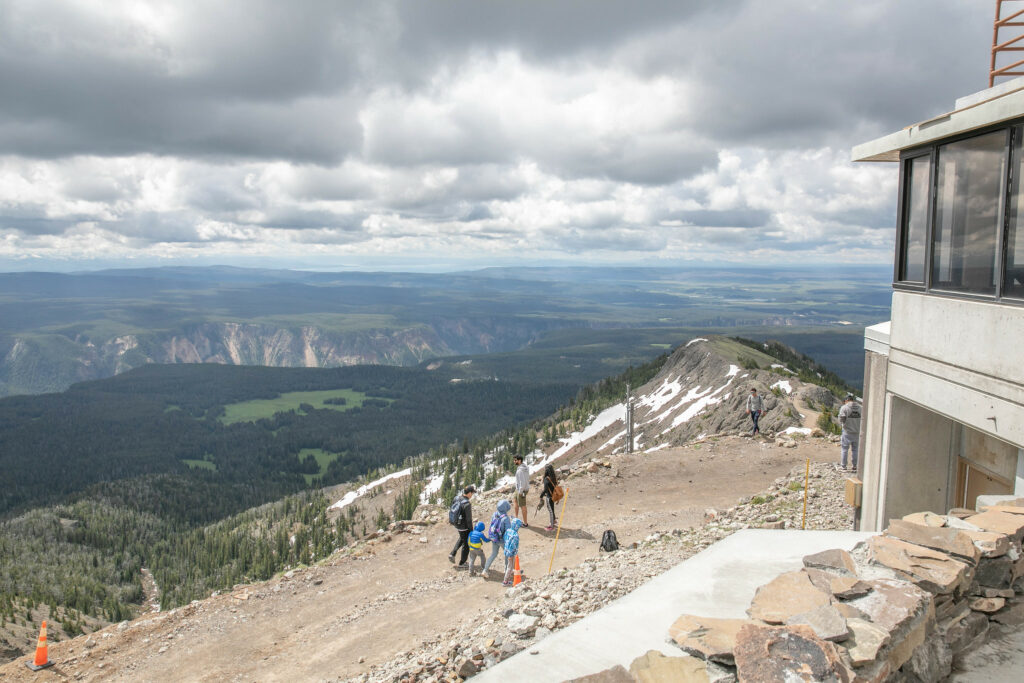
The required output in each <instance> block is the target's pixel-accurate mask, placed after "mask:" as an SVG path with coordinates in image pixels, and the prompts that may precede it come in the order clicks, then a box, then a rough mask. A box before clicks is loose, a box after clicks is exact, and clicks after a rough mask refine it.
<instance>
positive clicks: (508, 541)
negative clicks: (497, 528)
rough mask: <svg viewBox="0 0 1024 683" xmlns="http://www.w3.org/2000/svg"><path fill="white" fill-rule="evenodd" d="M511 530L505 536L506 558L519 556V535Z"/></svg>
mask: <svg viewBox="0 0 1024 683" xmlns="http://www.w3.org/2000/svg"><path fill="white" fill-rule="evenodd" d="M513 532H515V529H513V528H509V530H508V533H506V534H505V557H513V556H515V555H518V554H519V533H518V532H515V533H513Z"/></svg>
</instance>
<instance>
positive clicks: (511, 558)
mask: <svg viewBox="0 0 1024 683" xmlns="http://www.w3.org/2000/svg"><path fill="white" fill-rule="evenodd" d="M522 525H523V520H521V519H519V518H518V517H513V518H512V526H510V527H509V528H508V531H506V532H505V580H504V581H502V582H501V585H503V586H511V585H512V576H513V574H514V573H515V568H516V555H518V554H519V527H521V526H522Z"/></svg>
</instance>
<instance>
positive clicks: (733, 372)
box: [725, 365, 740, 377]
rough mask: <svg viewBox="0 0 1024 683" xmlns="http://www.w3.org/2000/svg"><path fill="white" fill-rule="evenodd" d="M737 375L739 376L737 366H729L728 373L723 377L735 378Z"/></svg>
mask: <svg viewBox="0 0 1024 683" xmlns="http://www.w3.org/2000/svg"><path fill="white" fill-rule="evenodd" d="M738 374H740V368H739V366H738V365H730V366H729V372H727V373H725V376H726V377H735V376H736V375H738Z"/></svg>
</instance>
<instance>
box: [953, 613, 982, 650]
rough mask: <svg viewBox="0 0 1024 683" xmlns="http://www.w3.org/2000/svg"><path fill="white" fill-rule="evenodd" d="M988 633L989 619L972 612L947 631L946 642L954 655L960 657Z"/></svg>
mask: <svg viewBox="0 0 1024 683" xmlns="http://www.w3.org/2000/svg"><path fill="white" fill-rule="evenodd" d="M987 632H988V617H987V616H986V615H984V614H981V613H979V612H971V613H970V614H968V615H967V616H966V617H964V618H963V619H961V620H960V621H959V622H957V623H956V624H954V625H953V626H951V627H949V628H948V629H947V630H946V635H945V638H944V640H945V642H946V644H947V645H948V646H949V649H950V650H952V651H953V654H954V655H958V654H960V653H961V652H964V651H965V650H967V649H968V648H970V647H971V644H972V643H974V642H975V641H977V640H979V639H980V638H983V637H984V636H985V634H986V633H987Z"/></svg>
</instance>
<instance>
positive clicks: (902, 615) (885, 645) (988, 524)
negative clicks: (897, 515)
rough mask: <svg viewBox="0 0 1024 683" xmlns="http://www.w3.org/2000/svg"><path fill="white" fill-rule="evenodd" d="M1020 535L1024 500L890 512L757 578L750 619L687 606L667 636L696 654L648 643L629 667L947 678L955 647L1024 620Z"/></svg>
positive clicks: (715, 677)
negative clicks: (658, 649)
mask: <svg viewBox="0 0 1024 683" xmlns="http://www.w3.org/2000/svg"><path fill="white" fill-rule="evenodd" d="M1022 537H1024V499H1019V500H1017V501H1013V502H1012V503H1003V504H1000V505H997V506H992V507H988V508H983V509H982V511H981V512H980V513H976V512H973V511H968V510H952V511H950V513H949V514H947V515H938V514H934V513H931V512H922V513H914V514H911V515H907V516H906V517H904V518H903V519H898V520H891V521H890V523H889V526H888V528H887V529H886V530H885V531H884V532H883V533H882V534H881V535H878V536H873V537H872V538H871V539H869V541H868V542H866V543H863V544H861V545H859V546H858V547H857V548H855V549H854V550H853V552H851V553H847V552H846V551H843V550H828V551H825V552H822V553H817V554H815V555H809V556H807V557H805V558H804V567H803V569H801V570H799V571H794V572H788V573H786V574H782V575H780V576H778V577H777V578H775V579H774V580H773V581H771V582H770V583H768V584H766V585H764V586H762V587H761V588H759V589H758V590H757V593H756V595H755V596H754V599H753V600H752V601H751V605H750V608H749V609H748V610H747V614H748V615H749V618H748V619H709V618H704V617H699V616H693V615H682V616H680V617H679V619H678V620H677V621H676V622H675V624H673V626H672V627H671V629H670V631H669V633H668V635H669V637H670V638H671V639H672V640H673V641H674V642H675V643H676V644H677V645H678V646H679V647H680V648H681V649H682V650H684V651H685V652H686V653H688V654H690V655H692V657H691V658H686V657H680V658H664V657H662V656H661V655H659V654H657V653H648V654H647V655H644V656H643V657H641V658H639V659H637V660H636V661H635V662H634V663H633V667H632V669H631V672H630V674H629V676H630V678H632V679H633V680H639V681H660V680H688V681H729V680H739V681H766V680H805V681H844V682H846V681H908V682H909V681H913V682H917V681H939V680H942V679H943V678H945V677H946V676H948V675H949V673H950V670H951V666H952V663H953V660H954V658H955V657H957V656H959V655H962V654H964V653H967V652H969V651H970V650H971V649H973V648H974V647H976V646H978V645H980V644H981V643H983V642H985V640H986V637H987V636H990V635H993V634H994V633H996V632H998V631H1000V630H1001V629H1012V628H1017V627H1019V626H1020V625H1021V624H1022V623H1024V596H1022V593H1024V557H1022V554H1021V540H1022ZM990 631H992V632H993V633H991V634H990ZM671 659H679V660H681V661H680V662H679V663H674V662H671V661H667V660H671ZM693 659H697V660H699V662H700V663H699V664H695V663H694V661H693ZM681 667H683V668H685V670H686V677H685V678H679V677H678V676H677V673H678V672H681V671H682V670H683V668H681ZM668 671H676V673H673V674H671V676H670V677H668V678H666V677H664V675H663V673H664V672H668ZM622 673H625V672H624V671H623V672H622Z"/></svg>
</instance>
